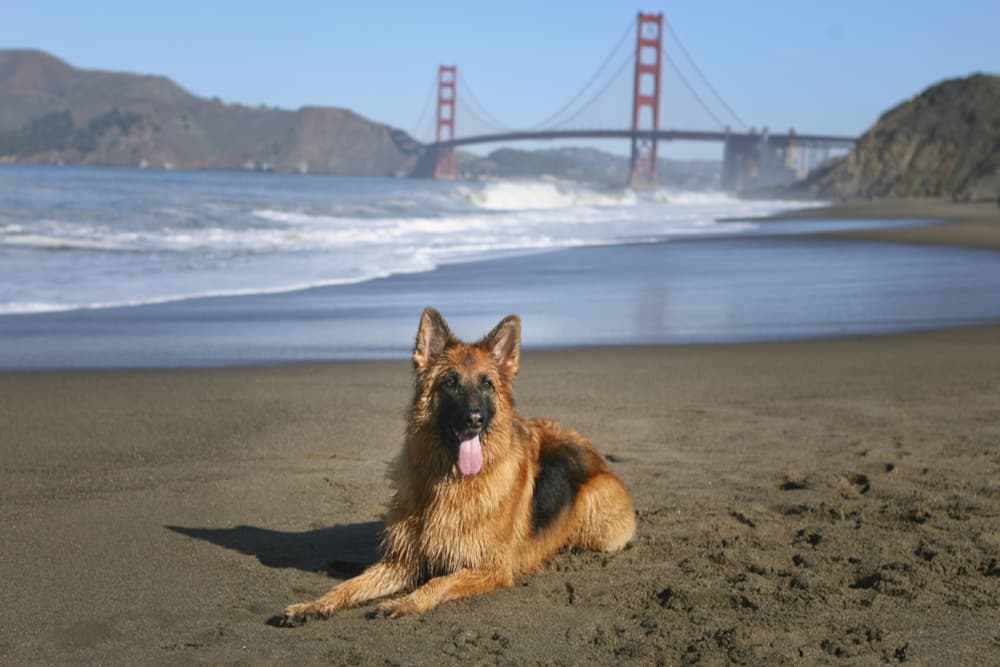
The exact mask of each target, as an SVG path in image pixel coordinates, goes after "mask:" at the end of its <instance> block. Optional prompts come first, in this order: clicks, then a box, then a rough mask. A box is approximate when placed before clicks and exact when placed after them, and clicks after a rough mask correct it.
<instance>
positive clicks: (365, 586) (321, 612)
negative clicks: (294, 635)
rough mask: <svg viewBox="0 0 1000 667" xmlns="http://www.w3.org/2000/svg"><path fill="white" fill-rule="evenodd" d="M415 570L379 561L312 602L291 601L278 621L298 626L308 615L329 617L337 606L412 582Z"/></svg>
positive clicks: (397, 589) (356, 602)
mask: <svg viewBox="0 0 1000 667" xmlns="http://www.w3.org/2000/svg"><path fill="white" fill-rule="evenodd" d="M413 582H414V573H413V572H412V570H411V568H408V567H405V566H404V565H403V564H401V563H397V562H387V561H381V562H379V563H376V564H375V565H372V566H371V567H370V568H368V569H367V570H365V571H364V572H362V573H361V574H359V575H358V576H356V577H354V578H353V579H348V580H347V581H345V582H343V583H340V584H338V585H336V586H334V587H333V588H332V589H330V591H329V592H328V593H327V594H326V595H324V596H323V597H320V598H318V599H316V600H313V601H312V602H304V603H302V604H293V605H292V606H290V607H288V608H287V609H285V613H284V616H283V617H280V618H279V621H280V624H281V625H285V626H292V625H300V624H302V623H304V622H305V621H307V620H309V619H310V618H329V617H330V615H331V614H332V613H333V612H334V611H336V610H337V609H343V608H345V607H354V606H357V605H359V604H363V603H365V602H368V601H369V600H374V599H375V598H380V597H384V596H386V595H392V594H393V593H396V592H398V591H400V590H402V589H403V588H405V587H407V586H410V585H412V584H413Z"/></svg>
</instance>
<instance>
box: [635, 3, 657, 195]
mask: <svg viewBox="0 0 1000 667" xmlns="http://www.w3.org/2000/svg"><path fill="white" fill-rule="evenodd" d="M662 50H663V14H643V13H642V12H639V23H638V25H637V26H636V39H635V87H634V89H633V90H634V97H633V98H632V99H633V102H632V131H633V132H641V131H646V132H656V131H657V130H659V129H660V57H661V51H662ZM656 166H657V162H656V136H655V135H652V136H650V137H649V138H640V137H638V136H635V135H633V136H632V175H631V177H630V178H629V183H630V184H631V185H632V186H633V187H636V186H643V185H656V181H657V174H656Z"/></svg>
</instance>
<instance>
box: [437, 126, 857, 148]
mask: <svg viewBox="0 0 1000 667" xmlns="http://www.w3.org/2000/svg"><path fill="white" fill-rule="evenodd" d="M763 136H764V135H761V134H753V133H749V132H713V131H703V130H655V131H654V130H541V131H523V132H501V133H497V134H479V135H474V136H470V137H459V138H456V139H451V140H449V141H441V142H437V143H430V144H427V146H428V147H429V148H441V149H447V148H456V147H458V146H469V145H471V144H490V143H500V142H504V141H530V140H549V139H632V138H633V137H634V138H637V139H654V138H655V139H656V140H658V141H717V142H725V141H726V140H727V139H735V140H744V141H749V140H751V139H753V138H756V139H760V138H762V137H763ZM766 136H767V140H768V141H769V142H773V143H777V144H787V143H792V142H795V143H803V144H826V145H828V146H831V147H833V146H843V147H848V148H849V147H850V146H853V145H854V143H855V142H856V141H857V138H856V137H843V136H836V135H829V134H798V133H796V134H791V133H787V134H776V133H770V134H768V135H766Z"/></svg>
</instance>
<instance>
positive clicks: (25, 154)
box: [0, 50, 422, 176]
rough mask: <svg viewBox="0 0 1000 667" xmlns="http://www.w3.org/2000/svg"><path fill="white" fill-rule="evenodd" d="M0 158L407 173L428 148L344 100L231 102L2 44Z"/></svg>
mask: <svg viewBox="0 0 1000 667" xmlns="http://www.w3.org/2000/svg"><path fill="white" fill-rule="evenodd" d="M0 99H2V100H3V102H2V104H0V162H2V161H7V162H36V163H66V164H104V165H119V166H151V167H178V168H217V169H256V170H274V171H316V172H326V173H335V174H353V175H359V176H393V175H404V174H408V173H409V172H410V171H411V170H412V169H413V166H414V165H415V164H416V162H417V159H418V157H419V153H420V151H421V150H422V146H421V145H420V144H419V143H418V142H416V141H414V140H413V139H411V138H410V137H409V136H408V135H407V134H406V133H405V132H402V131H400V130H397V129H394V128H391V127H388V126H386V125H382V124H380V123H375V122H372V121H370V120H368V119H365V118H363V117H361V116H359V115H357V114H355V113H354V112H352V111H349V110H346V109H339V108H335V107H308V108H303V109H298V110H296V111H287V110H283V109H274V108H267V107H263V106H262V107H247V106H243V105H238V104H224V103H223V102H222V101H221V100H218V99H213V100H208V99H203V98H200V97H197V96H195V95H192V94H191V93H189V92H188V91H186V90H184V89H183V88H181V87H180V86H178V85H176V84H175V83H173V82H172V81H170V80H169V79H167V78H164V77H160V76H146V75H137V74H127V73H119V72H103V71H96V70H83V69H77V68H75V67H72V66H71V65H69V64H67V63H65V62H63V61H61V60H59V59H58V58H55V57H53V56H51V55H48V54H46V53H43V52H41V51H33V50H0Z"/></svg>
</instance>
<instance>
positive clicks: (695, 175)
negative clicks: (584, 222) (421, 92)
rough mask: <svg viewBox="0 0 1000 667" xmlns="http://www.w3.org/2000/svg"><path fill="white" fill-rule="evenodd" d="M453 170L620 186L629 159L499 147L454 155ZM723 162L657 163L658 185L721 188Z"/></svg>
mask: <svg viewBox="0 0 1000 667" xmlns="http://www.w3.org/2000/svg"><path fill="white" fill-rule="evenodd" d="M455 162H456V171H457V172H458V174H459V175H460V176H461V177H463V178H538V177H545V176H550V177H554V178H561V179H566V180H575V181H584V182H587V183H601V184H609V185H622V184H624V183H627V182H628V179H629V158H628V157H625V156H622V155H614V154H613V153H608V152H606V151H602V150H598V149H596V148H573V147H568V148H552V149H544V150H533V151H525V150H517V149H513V148H500V149H498V150H495V151H493V152H492V153H490V154H489V155H487V156H486V157H479V156H476V155H473V154H471V153H461V152H460V153H458V154H457V155H456V161H455ZM721 173H722V162H721V161H716V160H666V159H661V160H660V164H659V176H660V183H661V184H663V185H666V186H669V187H675V188H678V189H683V190H710V189H717V188H719V187H720V178H721Z"/></svg>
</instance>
